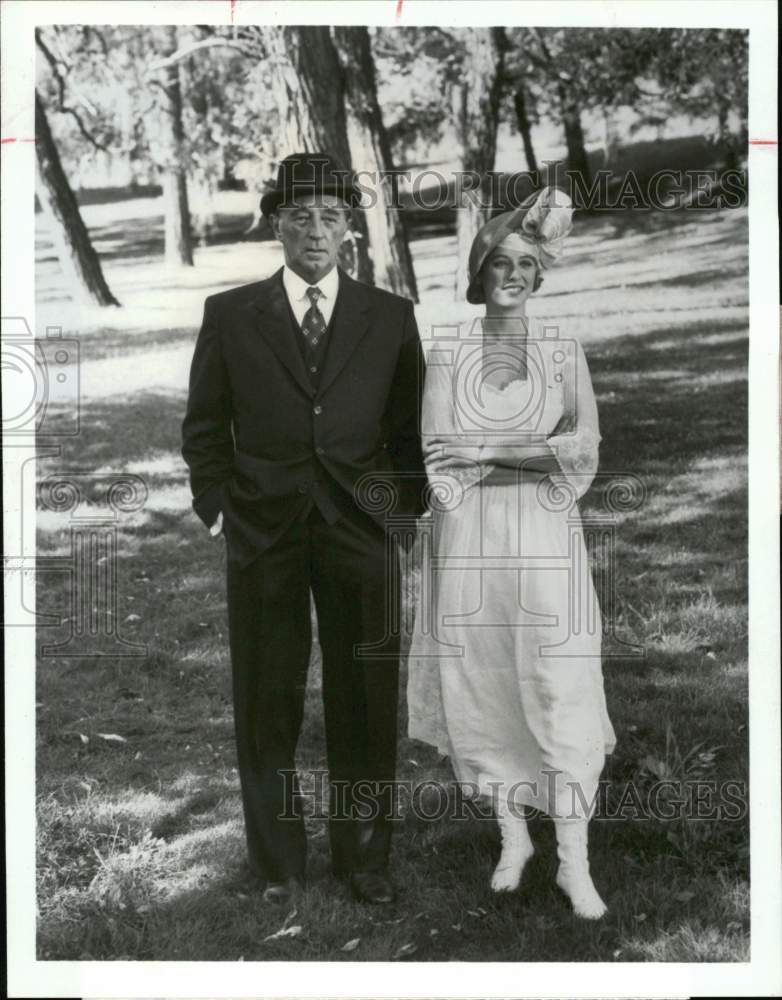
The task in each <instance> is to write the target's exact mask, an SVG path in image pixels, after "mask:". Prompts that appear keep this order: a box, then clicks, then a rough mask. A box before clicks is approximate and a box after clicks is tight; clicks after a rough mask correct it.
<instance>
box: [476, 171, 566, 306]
mask: <svg viewBox="0 0 782 1000" xmlns="http://www.w3.org/2000/svg"><path fill="white" fill-rule="evenodd" d="M572 226H573V203H572V201H571V200H570V198H569V197H568V195H567V194H565V192H564V191H561V190H560V189H559V188H552V187H546V188H543V190H542V191H538V192H537V194H533V195H530V197H529V198H527V199H526V200H525V201H523V202H522V203H521V205H519V207H518V208H514V209H513V210H512V211H510V212H503V213H502V214H501V215H495V217H494V218H493V219H490V220H489V221H488V222H487V223H486V224H485V225H484V226H482V227H481V228H480V229H479V230H478V234H477V235H476V237H475V239H474V240H473V243H472V247H471V248H470V258H469V262H468V271H469V276H470V284H469V286H468V288H467V301H468V302H471V303H472V304H473V305H479V304H480V303H481V302H485V301H486V299H485V298H484V294H483V288H482V287H481V283H480V281H479V280H478V274H479V273H480V270H481V268H482V267H483V264H484V261H485V260H486V258H487V257H488V256H489V254H490V253H491V252H492V250H494V248H495V247H498V246H499V245H500V243H502V241H503V240H504V239H505V238H506V237H507V236H510V234H511V233H516V234H517V235H518V236H519V237H520V238H521V240H522V242H523V244H524V245H525V248H526V247H528V248H529V255H530V257H534V258H535V260H536V261H537V263H538V267H539V268H540V269H541V270H545V269H546V268H548V267H550V266H551V265H552V264H553V263H554V261H555V260H556V259H557V257H559V255H560V254H561V253H562V248H563V245H564V242H565V237H566V236H567V235H568V233H569V232H570V230H571V228H572Z"/></svg>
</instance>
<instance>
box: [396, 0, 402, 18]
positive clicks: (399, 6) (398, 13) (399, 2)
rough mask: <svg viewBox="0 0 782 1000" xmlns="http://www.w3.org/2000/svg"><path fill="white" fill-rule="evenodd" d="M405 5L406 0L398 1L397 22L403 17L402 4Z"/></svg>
mask: <svg viewBox="0 0 782 1000" xmlns="http://www.w3.org/2000/svg"><path fill="white" fill-rule="evenodd" d="M403 3H404V0H396V19H397V21H398V20H399V18H400V17H401V16H402V4H403Z"/></svg>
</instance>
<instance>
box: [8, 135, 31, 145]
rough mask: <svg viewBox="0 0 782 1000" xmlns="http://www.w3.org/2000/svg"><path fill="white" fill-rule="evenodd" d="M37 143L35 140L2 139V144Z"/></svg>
mask: <svg viewBox="0 0 782 1000" xmlns="http://www.w3.org/2000/svg"><path fill="white" fill-rule="evenodd" d="M35 141H36V140H35V139H17V138H16V137H15V136H14V137H9V138H8V139H0V143H3V144H5V143H7V142H35Z"/></svg>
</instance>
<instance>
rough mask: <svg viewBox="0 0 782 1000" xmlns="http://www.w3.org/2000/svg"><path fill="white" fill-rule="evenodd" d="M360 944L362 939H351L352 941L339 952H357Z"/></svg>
mask: <svg viewBox="0 0 782 1000" xmlns="http://www.w3.org/2000/svg"><path fill="white" fill-rule="evenodd" d="M360 943H361V938H351V939H350V941H346V942H345V943H344V944H343V945H342V947H341V948H340V949H339V950H340V951H355V950H356V948H358V946H359V944H360Z"/></svg>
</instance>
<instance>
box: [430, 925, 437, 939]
mask: <svg viewBox="0 0 782 1000" xmlns="http://www.w3.org/2000/svg"><path fill="white" fill-rule="evenodd" d="M439 933H440V932H439V931H438V930H437V928H436V927H433V928H432V929H431V930H430V931H429V937H437V935H438V934H439Z"/></svg>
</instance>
